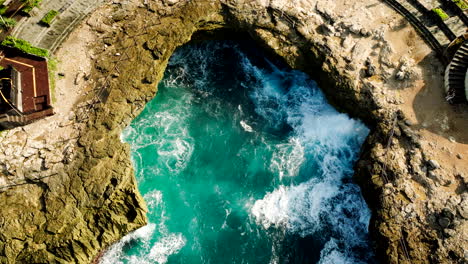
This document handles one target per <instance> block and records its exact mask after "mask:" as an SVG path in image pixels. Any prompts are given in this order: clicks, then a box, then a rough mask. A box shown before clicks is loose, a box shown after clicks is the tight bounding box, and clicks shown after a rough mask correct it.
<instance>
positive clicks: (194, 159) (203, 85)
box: [101, 41, 374, 264]
mask: <svg viewBox="0 0 468 264" xmlns="http://www.w3.org/2000/svg"><path fill="white" fill-rule="evenodd" d="M249 44H250V43H242V42H236V43H233V42H227V41H211V42H207V43H202V44H193V45H186V46H184V47H182V48H180V49H178V50H177V51H176V53H175V54H174V55H173V56H172V58H171V60H170V63H169V66H168V68H167V71H166V74H165V77H164V80H163V81H162V82H161V84H160V85H159V92H158V94H157V96H156V97H155V98H154V99H153V100H152V101H151V102H149V103H148V104H147V105H146V108H145V109H144V111H143V112H142V113H141V114H140V115H139V116H138V117H137V118H136V119H135V120H134V121H133V122H132V123H131V125H130V126H129V127H128V128H127V129H126V130H125V131H124V132H123V134H122V139H123V141H125V142H128V143H129V144H130V145H131V147H132V159H133V164H134V166H135V170H136V177H137V180H138V183H139V189H140V191H141V193H142V194H143V195H144V199H145V200H146V202H147V204H148V208H149V213H148V217H149V224H148V225H147V226H145V227H143V228H141V229H139V230H137V231H135V232H133V233H131V234H129V235H127V236H126V237H124V238H123V239H122V240H121V241H120V242H118V243H117V244H115V245H114V246H112V247H111V248H110V249H109V250H108V251H107V253H106V254H105V255H104V257H103V258H102V260H101V263H112V264H115V263H138V264H143V263H214V264H218V263H219V264H223V263H317V262H319V263H370V262H374V259H373V253H372V251H371V249H370V245H369V238H368V223H369V218H370V212H369V209H368V208H367V206H366V204H365V202H364V200H363V198H362V197H361V194H360V190H359V188H358V186H356V185H355V184H354V183H353V182H352V180H351V176H352V172H353V171H352V165H353V162H354V161H355V160H356V158H357V154H358V152H359V148H360V146H361V144H362V142H363V140H364V139H365V137H366V136H367V134H368V129H367V128H366V127H365V126H364V125H363V124H362V123H361V122H359V121H357V120H353V119H350V118H349V117H348V116H347V115H345V114H341V113H338V112H337V111H336V110H334V109H333V108H332V107H331V106H330V105H329V104H328V103H327V101H326V99H325V98H324V95H323V94H322V92H321V91H320V89H319V88H318V87H317V85H316V83H315V82H314V81H312V80H310V79H309V78H308V76H307V75H306V74H304V73H302V72H299V71H293V70H290V69H288V68H286V67H280V66H277V65H275V64H273V63H271V62H270V61H268V60H267V59H265V57H264V56H263V55H261V54H260V52H259V51H257V50H255V49H252V48H249Z"/></svg>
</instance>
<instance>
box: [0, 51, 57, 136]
mask: <svg viewBox="0 0 468 264" xmlns="http://www.w3.org/2000/svg"><path fill="white" fill-rule="evenodd" d="M0 69H1V70H0V92H1V94H0V126H1V127H3V128H11V127H15V126H19V125H25V124H28V123H31V122H33V121H34V120H37V119H40V118H43V117H45V116H49V115H52V114H53V108H52V106H51V97H50V87H49V75H48V69H47V60H46V59H45V58H42V57H39V56H35V55H30V54H25V53H23V52H20V51H18V50H15V49H9V48H6V49H5V50H3V52H1V53H0Z"/></svg>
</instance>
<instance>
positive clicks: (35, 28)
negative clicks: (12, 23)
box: [12, 0, 108, 53]
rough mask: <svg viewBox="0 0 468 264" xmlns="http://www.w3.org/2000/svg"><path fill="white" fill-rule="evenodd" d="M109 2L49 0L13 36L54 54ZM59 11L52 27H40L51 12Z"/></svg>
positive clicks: (19, 25)
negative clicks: (82, 23)
mask: <svg viewBox="0 0 468 264" xmlns="http://www.w3.org/2000/svg"><path fill="white" fill-rule="evenodd" d="M106 1H108V0H48V1H43V2H42V4H41V6H40V8H36V9H35V10H34V12H35V15H34V16H33V17H29V18H25V19H23V20H21V21H20V22H19V23H18V25H17V26H16V27H15V29H14V31H13V32H12V35H13V36H15V37H18V38H21V39H25V40H27V41H29V42H30V43H32V44H33V45H35V46H38V47H40V48H44V49H48V50H49V51H50V52H51V53H53V52H54V51H55V50H56V49H57V48H58V47H59V46H60V44H61V43H62V42H63V41H64V40H65V38H66V37H67V36H68V35H69V34H70V33H71V32H72V31H73V29H74V28H75V27H76V26H77V25H78V23H80V22H81V21H82V20H83V19H84V18H85V17H86V16H87V15H88V14H90V13H91V12H92V11H93V10H94V9H95V8H97V7H98V6H100V5H102V4H103V3H105V2H106ZM52 9H53V10H57V11H59V15H58V16H57V18H56V19H55V20H54V22H53V23H52V24H51V26H50V27H44V26H42V25H40V23H39V21H40V19H41V18H42V17H43V16H44V15H45V14H46V13H47V12H48V11H49V10H52Z"/></svg>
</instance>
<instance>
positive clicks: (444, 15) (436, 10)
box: [431, 7, 450, 21]
mask: <svg viewBox="0 0 468 264" xmlns="http://www.w3.org/2000/svg"><path fill="white" fill-rule="evenodd" d="M431 11H432V12H433V13H434V14H435V15H436V16H438V17H440V19H442V21H445V20H447V19H449V18H450V17H449V15H447V13H445V11H444V10H442V8H439V7H437V8H433V9H432V10H431Z"/></svg>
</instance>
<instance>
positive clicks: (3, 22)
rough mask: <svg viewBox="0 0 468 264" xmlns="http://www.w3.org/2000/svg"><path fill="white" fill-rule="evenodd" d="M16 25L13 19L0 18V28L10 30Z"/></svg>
mask: <svg viewBox="0 0 468 264" xmlns="http://www.w3.org/2000/svg"><path fill="white" fill-rule="evenodd" d="M15 25H16V20H14V19H13V18H8V17H2V16H0V27H1V28H3V29H5V30H8V29H10V28H13V27H14V26H15Z"/></svg>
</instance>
